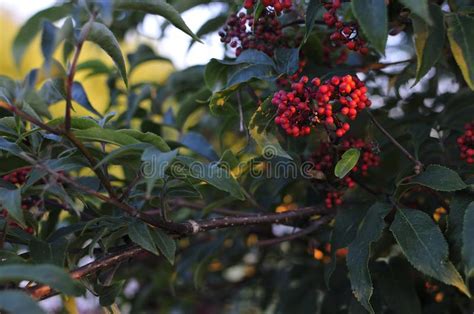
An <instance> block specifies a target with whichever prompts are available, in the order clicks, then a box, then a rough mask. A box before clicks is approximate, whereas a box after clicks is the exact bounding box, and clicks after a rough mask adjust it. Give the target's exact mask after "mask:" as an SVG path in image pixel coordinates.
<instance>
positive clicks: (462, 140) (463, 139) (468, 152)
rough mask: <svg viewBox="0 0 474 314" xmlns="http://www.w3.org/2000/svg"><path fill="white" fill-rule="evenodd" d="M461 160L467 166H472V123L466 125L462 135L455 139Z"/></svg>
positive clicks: (473, 154)
mask: <svg viewBox="0 0 474 314" xmlns="http://www.w3.org/2000/svg"><path fill="white" fill-rule="evenodd" d="M457 143H458V146H459V149H460V150H461V159H462V160H466V162H467V163H468V164H474V122H471V123H466V125H465V126H464V134H463V135H461V136H460V137H458V138H457Z"/></svg>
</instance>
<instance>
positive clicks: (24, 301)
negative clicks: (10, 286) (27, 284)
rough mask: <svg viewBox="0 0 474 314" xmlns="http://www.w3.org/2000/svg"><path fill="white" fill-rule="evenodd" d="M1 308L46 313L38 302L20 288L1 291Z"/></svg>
mask: <svg viewBox="0 0 474 314" xmlns="http://www.w3.org/2000/svg"><path fill="white" fill-rule="evenodd" d="M0 310H2V312H3V311H7V312H8V313H28V314H45V312H44V311H43V309H41V307H40V306H39V305H38V303H36V302H35V301H34V300H33V299H32V298H31V297H30V296H29V295H28V294H26V293H25V292H23V291H20V290H2V291H0Z"/></svg>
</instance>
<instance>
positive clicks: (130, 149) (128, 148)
mask: <svg viewBox="0 0 474 314" xmlns="http://www.w3.org/2000/svg"><path fill="white" fill-rule="evenodd" d="M148 147H150V144H147V143H137V144H130V145H125V146H122V147H119V148H117V149H115V150H113V151H111V152H110V153H108V154H107V156H105V157H104V159H102V160H101V161H100V162H99V163H97V165H96V166H95V168H96V169H97V168H100V167H102V166H103V165H105V164H108V163H110V162H112V161H113V160H115V159H117V158H120V157H124V156H130V155H136V154H137V153H140V152H143V151H144V150H145V149H146V148H148Z"/></svg>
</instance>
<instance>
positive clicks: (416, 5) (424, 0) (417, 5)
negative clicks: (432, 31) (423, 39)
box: [400, 0, 441, 25]
mask: <svg viewBox="0 0 474 314" xmlns="http://www.w3.org/2000/svg"><path fill="white" fill-rule="evenodd" d="M400 2H401V3H402V4H404V5H405V6H406V7H407V8H409V9H410V11H411V12H412V13H414V14H416V15H417V16H418V17H420V18H422V19H423V20H424V21H425V22H426V23H427V24H429V25H431V23H432V19H431V16H430V10H429V8H428V0H400ZM437 7H438V8H439V6H437ZM440 9H441V8H440Z"/></svg>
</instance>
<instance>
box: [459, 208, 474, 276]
mask: <svg viewBox="0 0 474 314" xmlns="http://www.w3.org/2000/svg"><path fill="white" fill-rule="evenodd" d="M472 239H474V202H471V203H470V204H469V205H468V206H467V208H466V212H465V214H464V223H463V230H462V240H463V245H462V256H463V260H464V264H465V267H466V275H467V276H468V277H471V276H472V274H473V273H474V246H473V245H472V242H471V241H472Z"/></svg>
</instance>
